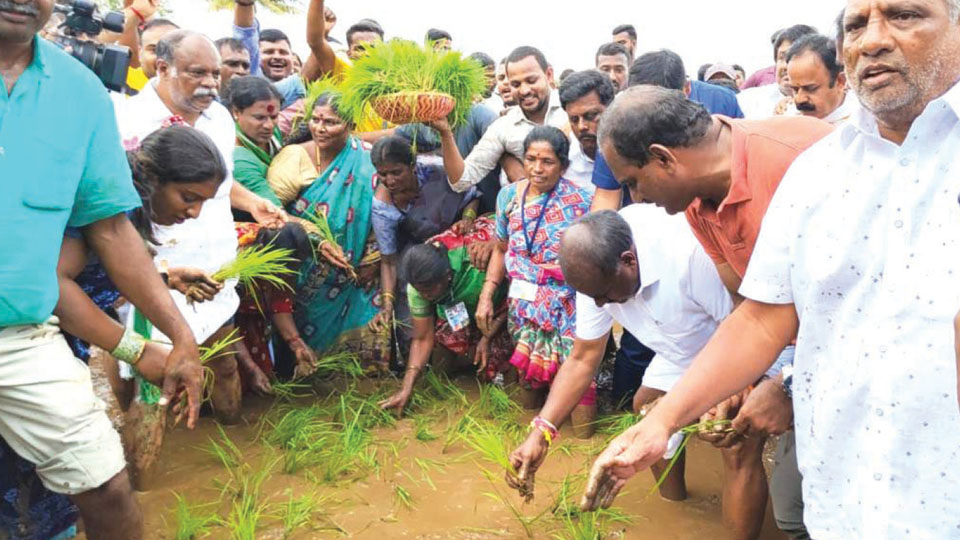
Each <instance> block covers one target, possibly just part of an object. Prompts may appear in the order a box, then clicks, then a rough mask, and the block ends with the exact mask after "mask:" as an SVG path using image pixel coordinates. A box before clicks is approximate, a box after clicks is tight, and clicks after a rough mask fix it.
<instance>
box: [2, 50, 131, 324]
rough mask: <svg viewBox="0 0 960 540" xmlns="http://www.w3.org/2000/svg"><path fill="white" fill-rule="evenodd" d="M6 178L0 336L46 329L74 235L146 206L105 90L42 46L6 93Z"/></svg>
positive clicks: (65, 58) (84, 71)
mask: <svg viewBox="0 0 960 540" xmlns="http://www.w3.org/2000/svg"><path fill="white" fill-rule="evenodd" d="M66 104H70V110H69V111H65V110H64V109H63V106H64V105H66ZM0 177H2V181H0V231H3V234H0V253H2V254H3V257H0V328H2V327H5V326H13V325H20V324H38V323H42V322H44V321H45V320H47V319H48V318H49V317H50V315H51V314H52V313H53V308H54V306H55V305H56V303H57V298H58V296H59V287H58V286H57V273H56V270H57V261H58V260H59V258H60V245H61V243H62V241H63V234H64V230H65V228H66V227H67V225H70V226H72V227H83V226H86V225H89V224H91V223H93V222H95V221H100V220H102V219H105V218H108V217H111V216H115V215H117V214H120V213H123V212H125V211H127V210H130V209H133V208H136V207H138V206H140V197H139V195H137V192H136V190H135V189H134V187H133V181H132V180H131V177H130V167H129V165H127V158H126V154H125V153H124V151H123V148H122V147H121V145H120V134H119V132H118V130H117V120H116V117H115V116H114V112H113V105H112V104H111V102H110V98H109V96H108V95H107V89H106V88H104V86H103V84H102V83H101V82H100V80H99V79H98V78H97V77H96V75H94V74H93V72H91V71H89V70H88V69H87V68H85V67H84V66H83V65H82V64H81V63H80V62H78V61H76V60H74V59H73V58H72V57H71V56H69V55H67V54H66V53H65V52H63V51H61V50H60V49H59V48H57V46H56V45H53V44H52V43H50V42H48V41H47V40H44V39H39V38H34V54H33V61H32V62H31V63H30V65H29V66H27V68H26V69H25V70H24V72H23V74H22V75H20V78H19V79H18V80H17V82H16V84H15V85H14V87H13V90H12V91H11V93H10V94H9V95H8V94H7V92H6V87H4V86H0Z"/></svg>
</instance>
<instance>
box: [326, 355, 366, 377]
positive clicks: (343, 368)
mask: <svg viewBox="0 0 960 540" xmlns="http://www.w3.org/2000/svg"><path fill="white" fill-rule="evenodd" d="M314 365H315V367H316V371H315V372H314V374H316V375H318V376H320V377H328V376H330V375H346V376H347V377H350V378H351V379H356V378H357V377H360V376H362V375H363V367H361V366H360V359H359V358H357V355H356V354H354V353H351V352H341V353H337V354H331V355H327V356H323V357H321V358H319V359H317V363H316V364H314Z"/></svg>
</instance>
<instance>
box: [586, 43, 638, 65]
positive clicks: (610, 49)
mask: <svg viewBox="0 0 960 540" xmlns="http://www.w3.org/2000/svg"><path fill="white" fill-rule="evenodd" d="M618 54H622V55H623V57H624V58H626V59H627V63H628V64H629V63H630V52H629V51H627V48H626V47H624V46H623V45H621V44H619V43H613V42H611V43H604V44H603V45H601V46H600V48H599V49H597V54H596V55H594V57H593V63H594V65H596V63H597V62H599V61H600V57H601V56H617V55H618Z"/></svg>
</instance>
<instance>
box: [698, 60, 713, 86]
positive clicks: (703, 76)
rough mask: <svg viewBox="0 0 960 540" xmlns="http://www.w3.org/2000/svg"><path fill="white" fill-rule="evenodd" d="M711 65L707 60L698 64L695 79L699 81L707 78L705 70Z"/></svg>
mask: <svg viewBox="0 0 960 540" xmlns="http://www.w3.org/2000/svg"><path fill="white" fill-rule="evenodd" d="M711 67H713V64H711V63H709V62H708V63H706V64H704V65H702V66H700V68H699V69H697V80H698V81H700V82H704V79H706V78H707V70H708V69H710V68H711Z"/></svg>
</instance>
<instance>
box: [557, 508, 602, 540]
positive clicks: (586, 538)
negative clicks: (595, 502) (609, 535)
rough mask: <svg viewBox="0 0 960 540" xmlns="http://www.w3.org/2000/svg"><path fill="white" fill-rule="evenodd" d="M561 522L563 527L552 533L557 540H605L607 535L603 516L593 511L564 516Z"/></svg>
mask: <svg viewBox="0 0 960 540" xmlns="http://www.w3.org/2000/svg"><path fill="white" fill-rule="evenodd" d="M561 523H562V525H561V526H562V527H563V529H562V530H561V531H560V532H555V533H553V535H552V536H553V538H554V539H555V540H603V539H604V538H605V537H606V531H605V528H604V527H603V525H602V518H601V517H600V516H599V515H598V514H596V513H593V512H588V513H584V514H579V515H577V516H576V517H572V516H564V517H563V520H562V522H561Z"/></svg>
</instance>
